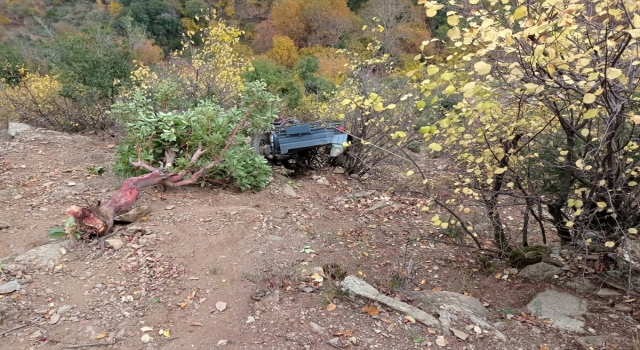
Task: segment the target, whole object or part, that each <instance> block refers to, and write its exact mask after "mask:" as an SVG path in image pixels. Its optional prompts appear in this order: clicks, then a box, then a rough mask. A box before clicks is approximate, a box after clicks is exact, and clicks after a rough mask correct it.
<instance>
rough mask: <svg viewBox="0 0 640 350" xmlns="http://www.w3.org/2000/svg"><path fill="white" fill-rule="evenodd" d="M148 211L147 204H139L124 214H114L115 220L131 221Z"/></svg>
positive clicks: (138, 218)
mask: <svg viewBox="0 0 640 350" xmlns="http://www.w3.org/2000/svg"><path fill="white" fill-rule="evenodd" d="M150 212H151V208H149V206H147V205H141V206H139V207H135V208H133V209H131V210H129V211H128V212H126V213H124V214H121V215H118V216H116V218H115V221H121V222H128V223H133V222H136V221H138V220H140V219H141V218H142V217H144V216H146V215H148V214H149V213H150Z"/></svg>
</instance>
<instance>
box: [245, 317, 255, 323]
mask: <svg viewBox="0 0 640 350" xmlns="http://www.w3.org/2000/svg"><path fill="white" fill-rule="evenodd" d="M255 321H256V318H255V317H253V316H249V317H247V321H246V322H245V323H247V324H248V323H253V322H255Z"/></svg>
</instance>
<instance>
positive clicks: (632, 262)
mask: <svg viewBox="0 0 640 350" xmlns="http://www.w3.org/2000/svg"><path fill="white" fill-rule="evenodd" d="M615 254H616V255H615V257H616V261H617V262H618V265H619V266H621V267H622V270H629V269H631V270H633V272H635V273H638V272H640V240H630V239H625V240H624V242H623V243H622V244H621V245H620V246H619V247H618V248H617V249H616V251H615Z"/></svg>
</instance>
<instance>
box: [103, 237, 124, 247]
mask: <svg viewBox="0 0 640 350" xmlns="http://www.w3.org/2000/svg"><path fill="white" fill-rule="evenodd" d="M105 242H106V243H108V244H109V246H110V247H111V248H113V250H119V249H120V248H122V247H124V242H123V241H122V240H119V239H117V238H109V239H106V240H105Z"/></svg>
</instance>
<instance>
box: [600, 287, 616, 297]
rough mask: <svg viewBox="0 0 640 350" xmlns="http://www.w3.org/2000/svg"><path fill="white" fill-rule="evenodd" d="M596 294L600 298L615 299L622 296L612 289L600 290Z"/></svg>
mask: <svg viewBox="0 0 640 350" xmlns="http://www.w3.org/2000/svg"><path fill="white" fill-rule="evenodd" d="M596 294H597V295H599V296H601V297H617V296H620V295H622V294H621V293H620V292H618V291H617V290H613V289H610V288H602V289H600V290H599V291H598V292H597V293H596Z"/></svg>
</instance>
